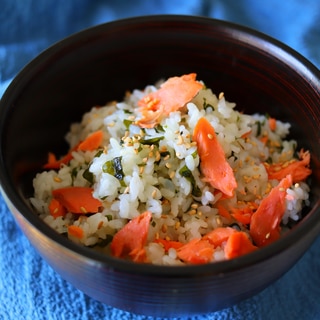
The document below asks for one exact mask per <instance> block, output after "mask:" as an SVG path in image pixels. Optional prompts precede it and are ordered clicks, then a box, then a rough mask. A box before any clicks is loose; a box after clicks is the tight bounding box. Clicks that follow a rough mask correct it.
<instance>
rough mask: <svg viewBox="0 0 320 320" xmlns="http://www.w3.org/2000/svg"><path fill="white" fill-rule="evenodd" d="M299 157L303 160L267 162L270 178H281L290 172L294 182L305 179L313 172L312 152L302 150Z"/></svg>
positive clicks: (266, 166)
mask: <svg viewBox="0 0 320 320" xmlns="http://www.w3.org/2000/svg"><path fill="white" fill-rule="evenodd" d="M299 158H300V159H301V160H296V159H295V160H292V161H290V162H287V163H275V164H271V165H270V164H267V163H265V164H264V166H265V168H266V170H267V173H268V178H269V179H276V180H279V181H280V180H281V179H283V178H284V177H286V176H287V175H288V174H290V175H291V176H292V180H293V183H296V182H300V181H303V180H305V179H306V178H307V177H308V176H309V175H310V174H311V173H312V171H311V169H310V168H309V165H310V152H309V151H304V150H300V152H299Z"/></svg>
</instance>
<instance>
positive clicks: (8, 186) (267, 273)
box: [0, 16, 320, 317]
mask: <svg viewBox="0 0 320 320" xmlns="http://www.w3.org/2000/svg"><path fill="white" fill-rule="evenodd" d="M190 73H196V74H197V79H199V80H200V81H203V83H204V84H205V85H206V87H207V88H209V89H211V90H212V91H213V93H214V94H216V95H217V97H216V98H217V101H220V100H221V103H222V101H223V100H224V99H220V100H219V94H220V92H224V93H225V96H226V98H225V100H226V101H230V102H232V103H233V102H234V103H236V107H235V108H234V109H232V110H234V111H235V110H237V111H238V112H240V113H241V114H245V115H253V114H260V115H262V116H266V115H268V116H270V117H271V118H275V119H276V121H280V122H281V123H282V124H286V123H289V124H290V133H289V135H288V136H287V137H286V138H283V139H287V140H289V141H291V140H296V141H297V145H298V149H297V151H299V150H300V148H304V150H305V151H309V153H310V155H311V157H310V169H311V170H312V174H311V175H310V177H309V179H308V180H307V182H308V185H309V187H310V191H309V205H308V206H305V207H304V208H303V210H302V212H301V219H300V220H299V222H298V223H297V224H296V225H294V226H293V227H292V229H291V230H290V231H289V232H286V233H285V234H283V235H282V236H281V237H280V238H279V239H278V240H277V241H274V242H273V243H271V244H269V245H266V246H264V247H263V248H259V249H258V250H255V251H254V252H251V253H249V254H246V255H243V256H240V257H238V258H235V259H229V260H223V261H219V262H217V263H206V264H200V265H199V264H188V265H182V266H179V265H177V266H174V267H173V266H168V265H158V264H152V263H132V261H127V259H125V258H115V257H113V256H112V255H109V254H104V253H101V252H99V251H97V250H94V249H93V248H91V247H87V246H84V245H82V244H78V243H74V242H73V241H70V239H68V238H67V237H65V236H64V235H61V234H59V233H58V232H56V231H55V230H54V229H53V228H52V227H51V226H49V225H48V224H47V223H46V222H44V221H43V220H42V219H41V218H39V215H38V212H37V210H35V209H34V207H33V206H31V204H30V197H33V196H34V189H33V185H32V181H33V179H34V177H35V176H36V174H37V173H40V172H42V171H43V165H44V164H45V163H46V162H47V158H48V151H50V152H52V153H53V154H54V155H56V158H57V159H59V157H60V156H63V155H66V154H68V151H69V148H70V146H69V145H68V144H67V143H66V141H65V135H66V133H67V132H68V131H69V130H70V124H72V123H81V121H82V120H81V119H82V117H83V115H84V114H86V113H88V112H89V111H90V109H91V108H92V107H93V106H104V105H106V103H108V102H109V101H114V100H116V101H118V102H121V101H123V99H124V93H125V92H126V91H129V92H132V91H133V90H134V89H139V90H144V88H145V86H146V85H148V84H155V83H156V82H157V81H158V80H159V79H163V80H166V79H168V78H170V77H174V76H182V75H184V74H190ZM319 87H320V76H319V70H318V69H317V68H316V67H315V66H313V65H312V64H311V63H309V62H308V61H306V60H305V59H304V58H303V57H301V56H300V55H299V54H298V53H296V52H295V51H293V50H291V49H290V48H288V47H286V46H285V45H283V44H281V43H279V42H277V41H275V40H273V39H271V38H269V37H266V36H265V35H262V34H260V33H257V32H255V31H252V30H249V29H246V28H243V27H240V26H237V25H234V24H230V23H226V22H222V21H217V20H212V19H206V18H200V17H184V16H152V17H141V18H133V19H128V20H121V21H115V22H112V23H107V24H104V25H101V26H97V27H95V28H91V29H89V30H85V31H83V32H80V33H78V34H76V35H73V36H71V37H69V38H67V39H65V40H63V41H61V42H59V43H57V44H56V45H54V46H52V47H51V48H49V49H48V50H46V51H44V52H43V53H42V54H40V55H39V56H38V57H37V58H36V59H35V60H33V61H32V62H31V63H30V64H29V65H28V66H26V68H24V69H23V70H22V71H21V73H20V74H19V75H18V76H17V77H16V78H15V79H14V80H13V82H12V83H11V85H10V86H9V87H8V89H7V91H6V92H5V94H4V96H3V98H2V99H1V101H0V167H1V170H0V181H1V191H2V193H3V195H4V198H5V200H6V202H7V203H8V206H9V208H10V210H11V211H12V213H13V216H14V218H15V220H16V221H17V223H18V225H19V226H20V227H21V229H22V230H23V232H24V233H25V235H26V237H27V238H28V239H29V240H30V242H31V243H32V245H33V246H34V247H35V249H36V250H37V251H38V252H39V253H40V254H41V256H42V257H43V258H44V259H45V260H46V261H47V262H48V264H49V265H50V266H52V268H53V269H54V270H56V271H57V273H59V274H60V275H61V276H62V277H63V278H64V279H66V280H67V281H69V282H70V283H71V284H73V285H74V286H75V287H76V288H78V289H80V290H81V291H83V292H84V293H86V294H87V295H89V296H91V297H93V298H95V299H97V300H99V301H102V302H103V303H106V304H108V305H111V306H113V307H117V308H120V309H124V310H128V311H131V312H134V313H140V314H146V315H153V316H159V317H174V316H180V315H191V314H203V313H206V312H210V311H214V310H218V309H222V308H225V307H226V306H231V305H233V304H235V303H237V302H239V301H241V300H243V299H245V298H248V297H250V296H252V295H254V294H256V293H257V292H260V291H261V290H262V289H264V288H265V287H266V286H268V285H270V284H271V283H272V282H273V281H275V280H276V279H278V278H279V277H280V276H282V275H283V274H284V273H285V272H286V271H288V270H289V269H290V267H292V266H293V265H294V263H295V262H296V261H297V260H298V259H299V258H300V257H301V256H302V255H303V254H304V253H305V251H306V250H307V249H308V248H309V246H310V245H311V243H312V242H313V241H314V239H315V238H316V237H317V236H318V234H319V232H320V218H319V215H320V199H319V193H320V192H319V185H320V174H319V172H320V148H319V141H320V132H319V127H320V110H319V99H320V93H319ZM131 96H133V95H131ZM195 99H196V98H195ZM226 105H229V103H227V102H226ZM229 106H230V105H229ZM108 108H109V107H108ZM110 108H114V106H111V107H110ZM100 109H101V110H103V108H100ZM100 109H99V110H100ZM97 110H98V109H97ZM180 111H182V110H180ZM207 111H209V109H208V110H207ZM231 114H233V111H231ZM261 121H262V120H261ZM280 122H277V124H278V123H279V127H282V125H280ZM126 124H128V122H127V121H126ZM272 126H273V125H272ZM284 126H285V125H284ZM110 128H111V127H110ZM255 128H256V127H254V128H253V129H255ZM256 129H257V130H258V128H256ZM148 130H149V129H148ZM150 130H153V129H150ZM215 130H219V128H215ZM71 131H72V129H71ZM159 133H160V132H159ZM217 137H218V138H219V135H217ZM82 139H83V140H84V141H85V137H81V140H82ZM241 139H242V140H240V141H241V142H243V141H244V138H241ZM160 142H161V143H163V142H164V141H163V140H161V139H160V141H159V145H160ZM73 143H74V144H76V142H73ZM73 143H72V145H73ZM231 145H233V144H232V143H231ZM239 147H240V146H239ZM146 148H147V147H146ZM240 148H241V147H240ZM104 156H105V155H103V157H104ZM174 156H176V155H175V154H174ZM163 158H164V157H163ZM52 159H53V158H52ZM96 159H97V160H98V157H97V158H96ZM101 159H102V158H101ZM161 159H162V158H161ZM188 159H190V157H189V158H188ZM88 161H91V158H90V159H88ZM106 162H107V163H108V161H106ZM116 162H117V161H116ZM187 162H188V160H187ZM70 163H71V162H70ZM121 163H122V161H121ZM191 163H192V161H191ZM231 164H232V163H231ZM188 165H190V163H189V162H188ZM106 167H108V164H107V165H106ZM167 169H168V172H169V169H170V168H167ZM200 169H201V168H200ZM108 170H109V169H107V171H108ZM179 171H180V170H179ZM55 172H56V171H55ZM200 173H201V171H200ZM92 174H93V173H92ZM182 174H185V175H188V173H187V171H184V170H182ZM201 174H202V173H201ZM180 175H181V173H180ZM89 176H90V174H89ZM87 178H88V176H87ZM150 178H151V177H150ZM191 179H192V178H191ZM299 184H300V183H299ZM117 185H118V184H117ZM120 185H121V182H120ZM188 185H189V186H190V184H188ZM191 185H192V183H191ZM186 186H187V183H186ZM208 195H209V194H208ZM213 195H214V196H215V197H216V196H217V197H218V195H217V194H213ZM156 196H157V192H156ZM209 196H210V195H209ZM155 198H156V197H155ZM229 213H230V214H234V213H233V212H229ZM111 221H112V220H111ZM151 223H152V222H151ZM150 228H152V225H151V227H150ZM170 228H171V227H170ZM170 228H169V226H168V229H170ZM168 229H167V231H168ZM164 230H165V227H164ZM164 230H161V232H162V231H164ZM283 231H285V230H284V229H283ZM160 234H161V233H159V237H160ZM161 236H162V234H161ZM107 241H108V240H107Z"/></svg>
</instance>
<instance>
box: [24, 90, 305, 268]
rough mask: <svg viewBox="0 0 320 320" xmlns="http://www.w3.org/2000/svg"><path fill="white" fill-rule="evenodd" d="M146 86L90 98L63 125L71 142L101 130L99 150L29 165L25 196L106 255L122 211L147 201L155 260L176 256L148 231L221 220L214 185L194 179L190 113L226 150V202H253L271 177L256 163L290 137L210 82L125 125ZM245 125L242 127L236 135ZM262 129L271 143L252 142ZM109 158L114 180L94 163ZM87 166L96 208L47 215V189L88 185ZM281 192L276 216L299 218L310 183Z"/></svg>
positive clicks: (171, 233) (60, 228) (187, 230)
mask: <svg viewBox="0 0 320 320" xmlns="http://www.w3.org/2000/svg"><path fill="white" fill-rule="evenodd" d="M155 90H157V87H155V86H152V85H149V86H147V87H146V88H145V90H142V91H141V90H134V91H133V92H132V93H131V94H127V95H126V96H125V99H124V101H122V102H119V103H116V102H113V103H110V104H108V105H106V106H103V107H94V108H92V109H91V111H90V112H88V113H86V114H84V116H83V118H82V121H81V122H79V123H74V124H72V125H71V127H70V132H68V133H67V135H66V140H67V142H68V143H69V144H70V147H73V146H75V145H76V144H77V143H78V142H79V141H82V140H84V139H85V138H86V137H87V136H88V135H89V134H90V133H92V132H94V131H96V130H103V132H104V149H103V152H100V153H99V156H97V154H98V151H99V150H95V151H92V152H82V151H77V152H73V159H72V160H71V161H70V163H69V164H68V165H63V166H61V168H60V169H59V170H49V171H44V172H42V173H39V174H37V176H36V177H35V179H34V181H33V184H34V197H33V198H31V199H30V200H31V203H32V205H33V206H34V207H35V209H36V210H37V212H39V215H40V217H41V218H42V219H43V220H44V221H45V222H46V223H48V224H49V225H50V226H51V227H52V228H54V229H55V230H56V231H57V232H59V233H62V234H67V235H68V232H67V231H68V226H70V225H76V226H80V227H82V229H83V230H84V237H83V238H81V239H78V238H75V237H72V236H70V235H68V236H69V238H70V239H71V240H72V241H75V242H77V243H80V244H82V245H85V246H92V247H95V248H96V249H97V250H100V251H101V252H102V253H106V254H109V244H110V240H111V239H112V236H113V235H114V234H115V233H116V232H117V231H118V230H119V229H121V228H122V227H123V226H124V225H125V224H126V223H127V222H128V221H129V220H130V219H132V218H134V217H136V216H138V215H139V214H140V213H142V212H144V211H145V210H149V211H151V213H152V223H151V226H150V231H149V234H148V244H147V245H146V252H147V256H148V258H149V260H150V261H151V262H152V263H154V264H160V265H161V264H162V265H181V264H183V262H181V261H180V260H179V259H178V258H177V253H176V251H175V250H174V249H170V250H169V251H168V252H167V253H165V251H164V249H163V247H162V246H161V245H160V244H158V243H155V242H153V239H155V238H157V237H160V238H163V239H171V240H177V241H180V242H183V243H186V242H188V241H190V240H192V239H194V238H199V237H201V236H203V235H204V234H206V233H208V232H209V231H211V230H213V229H215V228H217V227H220V226H225V223H226V221H225V219H224V218H223V217H221V216H220V215H219V212H218V210H217V208H215V203H216V202H217V201H218V200H219V198H220V197H221V193H216V192H215V190H213V188H212V187H211V186H209V185H208V184H207V183H205V182H204V181H203V179H202V176H201V172H200V169H199V164H200V159H199V156H198V154H197V148H196V145H195V144H194V143H193V141H192V140H191V137H192V133H193V129H194V127H195V125H196V123H197V122H198V120H199V119H200V118H201V117H203V116H205V117H206V118H207V119H208V120H209V121H210V123H211V124H212V125H213V127H214V128H215V131H216V133H217V138H218V140H219V142H220V144H221V146H222V148H223V150H224V152H225V155H226V159H227V160H228V162H229V164H230V166H231V167H232V168H233V170H234V172H235V177H236V180H237V183H238V187H237V190H236V192H235V195H234V197H233V198H231V199H230V200H229V201H230V203H231V204H232V205H233V206H234V207H236V206H237V203H238V202H239V201H252V202H255V203H257V204H259V203H260V202H261V199H262V198H264V197H265V196H266V190H270V187H272V186H274V185H276V184H277V181H272V180H268V175H267V172H266V169H265V167H264V165H263V162H264V161H272V162H279V161H287V160H290V159H292V158H293V156H294V150H295V148H296V145H297V144H296V142H295V141H293V140H285V139H286V136H287V135H288V133H289V129H290V124H288V123H282V122H280V121H277V125H276V130H275V131H271V130H270V128H269V126H268V125H267V118H266V116H263V115H247V114H242V113H240V112H239V111H237V110H236V109H235V104H234V103H230V102H228V101H226V99H225V98H224V95H222V94H221V95H220V97H217V96H216V95H215V94H213V93H212V91H211V90H210V89H203V90H201V91H200V92H199V93H198V95H197V96H196V97H195V98H194V99H193V100H192V101H191V102H189V103H188V104H187V106H186V111H185V112H184V111H176V112H173V113H171V115H170V116H169V117H167V118H165V119H163V120H162V122H161V124H160V125H161V128H162V129H161V130H157V129H145V130H141V128H139V127H138V126H136V125H134V124H133V120H134V119H135V118H136V117H137V116H139V114H138V111H137V110H138V109H137V101H138V100H139V99H141V98H142V97H143V96H144V95H145V94H147V93H149V92H151V91H155ZM204 104H205V105H206V108H204ZM250 130H251V134H250V136H249V137H247V138H246V139H245V138H243V137H242V136H243V135H244V134H245V133H247V132H248V131H250ZM266 133H267V134H268V136H269V137H271V139H272V141H274V142H275V145H277V148H273V150H271V148H270V147H268V146H266V145H265V144H264V143H263V142H261V140H260V138H261V136H262V135H263V134H266ZM157 137H158V138H159V139H158V140H157V139H156V140H157V141H156V142H155V143H154V144H151V145H150V144H146V143H144V141H145V140H147V139H155V138H157ZM116 157H120V158H121V165H122V170H123V173H124V178H123V181H122V182H121V181H120V180H119V179H118V178H117V177H115V176H114V175H112V174H110V173H108V172H104V171H103V166H104V164H105V163H106V162H108V161H112V160H113V159H114V158H116ZM184 167H185V168H187V169H188V170H190V171H191V172H192V175H193V178H194V183H195V185H193V184H192V183H190V181H188V179H186V178H185V177H183V176H182V175H181V173H179V171H180V170H181V168H184ZM87 169H89V171H90V172H91V173H92V174H93V176H94V181H95V182H94V184H93V188H94V193H93V195H94V197H96V198H98V199H100V200H101V201H102V203H103V208H102V210H101V212H97V213H95V214H91V215H88V216H86V215H82V216H81V217H79V215H73V214H71V213H68V214H67V215H66V216H65V217H58V218H56V219H54V218H53V217H52V216H51V215H50V212H49V210H48V204H49V202H50V200H51V198H52V194H51V192H52V190H54V189H57V188H61V187H65V186H91V183H90V182H89V181H87V180H86V179H85V178H84V177H83V173H84V172H85V171H86V170H87ZM244 177H246V179H244ZM257 177H258V178H257ZM195 187H197V188H198V189H199V190H200V194H199V195H196V196H194V195H193V194H192V193H193V190H194V188H195ZM286 192H287V195H288V197H287V200H286V212H285V214H284V216H283V221H282V223H283V224H284V225H286V224H287V223H288V222H289V221H292V220H293V221H297V220H299V219H300V218H301V217H300V212H301V209H302V207H303V206H304V205H305V204H307V203H308V192H309V187H308V185H307V184H306V183H304V182H302V183H299V184H296V185H294V186H293V187H292V188H290V189H288V190H287V191H286ZM223 259H224V254H223V248H220V249H215V252H214V255H213V261H221V260H223Z"/></svg>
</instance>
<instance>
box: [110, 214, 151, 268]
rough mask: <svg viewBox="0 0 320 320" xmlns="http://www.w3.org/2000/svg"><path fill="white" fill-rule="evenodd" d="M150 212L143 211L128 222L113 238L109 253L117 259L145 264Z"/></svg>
mask: <svg viewBox="0 0 320 320" xmlns="http://www.w3.org/2000/svg"><path fill="white" fill-rule="evenodd" d="M151 217H152V215H151V212H149V211H145V212H144V213H142V214H140V215H139V216H137V217H135V218H133V219H132V220H130V221H129V222H128V223H127V224H126V225H125V226H124V227H123V228H122V229H120V230H119V231H118V232H117V233H116V234H115V235H114V237H113V239H112V242H111V247H110V248H111V253H112V255H113V256H114V257H117V258H127V257H129V258H131V260H132V261H134V262H146V251H145V249H144V246H145V245H146V241H147V236H148V231H149V225H150V221H151Z"/></svg>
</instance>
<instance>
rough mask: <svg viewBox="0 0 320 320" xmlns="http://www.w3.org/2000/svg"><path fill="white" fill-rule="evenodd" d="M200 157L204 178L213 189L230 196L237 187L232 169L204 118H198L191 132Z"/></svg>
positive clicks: (211, 128)
mask: <svg viewBox="0 0 320 320" xmlns="http://www.w3.org/2000/svg"><path fill="white" fill-rule="evenodd" d="M193 140H194V141H196V143H197V148H198V154H199V157H200V169H201V172H202V174H203V175H204V177H205V180H206V181H207V182H209V183H210V184H211V186H212V187H213V188H215V189H218V190H220V191H221V192H222V193H224V194H225V195H226V196H228V197H232V195H233V191H234V190H235V189H236V188H237V182H236V179H235V176H234V173H233V170H232V168H231V166H230V165H229V163H228V162H227V160H226V157H225V154H224V151H223V149H222V146H221V145H220V143H219V141H218V139H217V137H216V133H215V131H214V128H213V126H212V125H211V124H210V122H209V121H208V120H207V119H206V118H200V119H199V121H198V123H197V124H196V126H195V128H194V132H193Z"/></svg>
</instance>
